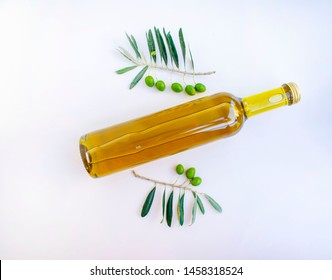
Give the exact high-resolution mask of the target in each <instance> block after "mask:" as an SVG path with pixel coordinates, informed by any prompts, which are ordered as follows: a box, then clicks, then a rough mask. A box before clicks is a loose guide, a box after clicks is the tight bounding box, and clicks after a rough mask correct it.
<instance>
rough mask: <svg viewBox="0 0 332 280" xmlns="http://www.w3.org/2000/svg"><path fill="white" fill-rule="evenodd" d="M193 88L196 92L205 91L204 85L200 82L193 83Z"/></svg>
mask: <svg viewBox="0 0 332 280" xmlns="http://www.w3.org/2000/svg"><path fill="white" fill-rule="evenodd" d="M195 89H196V91H197V92H205V91H206V87H205V85H203V84H201V83H197V84H196V85H195Z"/></svg>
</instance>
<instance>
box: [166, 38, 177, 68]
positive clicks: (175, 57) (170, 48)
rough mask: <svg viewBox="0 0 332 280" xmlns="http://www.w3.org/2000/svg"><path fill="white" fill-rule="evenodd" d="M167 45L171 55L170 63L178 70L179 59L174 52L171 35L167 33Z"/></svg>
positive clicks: (175, 51)
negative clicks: (172, 62)
mask: <svg viewBox="0 0 332 280" xmlns="http://www.w3.org/2000/svg"><path fill="white" fill-rule="evenodd" d="M166 37H167V45H168V48H169V53H170V55H171V58H172V61H174V63H175V65H176V67H177V68H179V57H178V52H177V50H176V47H175V44H174V41H173V38H172V35H171V33H170V32H168V33H167V35H166Z"/></svg>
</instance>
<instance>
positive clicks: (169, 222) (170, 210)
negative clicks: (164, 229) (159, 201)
mask: <svg viewBox="0 0 332 280" xmlns="http://www.w3.org/2000/svg"><path fill="white" fill-rule="evenodd" d="M173 195H174V191H173V190H172V192H171V194H170V195H169V197H168V201H167V205H166V221H167V225H168V226H169V227H170V226H171V225H172V218H173Z"/></svg>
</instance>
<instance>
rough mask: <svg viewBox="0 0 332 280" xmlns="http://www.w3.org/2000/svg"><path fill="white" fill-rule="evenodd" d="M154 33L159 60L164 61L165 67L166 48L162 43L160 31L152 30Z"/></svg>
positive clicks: (166, 61)
mask: <svg viewBox="0 0 332 280" xmlns="http://www.w3.org/2000/svg"><path fill="white" fill-rule="evenodd" d="M154 32H155V35H156V39H157V45H158V48H159V52H160V59H161V61H163V60H164V62H165V64H166V65H167V63H168V60H167V52H166V46H165V43H164V39H163V37H162V36H161V34H160V30H159V29H157V28H156V27H155V28H154Z"/></svg>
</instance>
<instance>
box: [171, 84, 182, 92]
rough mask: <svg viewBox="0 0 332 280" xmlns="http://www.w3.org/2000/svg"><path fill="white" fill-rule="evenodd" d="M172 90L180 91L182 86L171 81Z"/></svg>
mask: <svg viewBox="0 0 332 280" xmlns="http://www.w3.org/2000/svg"><path fill="white" fill-rule="evenodd" d="M172 90H173V91H174V92H181V91H183V87H182V85H181V84H179V83H173V84H172Z"/></svg>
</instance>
